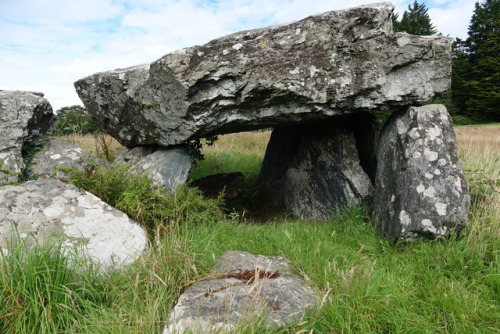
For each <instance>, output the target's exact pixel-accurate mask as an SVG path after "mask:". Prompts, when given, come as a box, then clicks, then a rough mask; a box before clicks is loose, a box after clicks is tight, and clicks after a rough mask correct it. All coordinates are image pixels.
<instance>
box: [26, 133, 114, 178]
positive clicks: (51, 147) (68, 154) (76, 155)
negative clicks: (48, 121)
mask: <svg viewBox="0 0 500 334" xmlns="http://www.w3.org/2000/svg"><path fill="white" fill-rule="evenodd" d="M107 165H108V162H107V161H106V160H104V159H100V158H97V157H93V156H91V155H90V154H87V153H86V152H85V151H83V150H82V149H81V148H80V147H78V146H76V145H74V144H72V143H70V142H68V141H65V140H60V139H52V140H50V141H48V142H46V143H45V144H44V145H43V148H42V150H41V151H39V152H37V153H36V154H35V155H34V157H33V160H32V165H31V167H30V168H31V172H32V173H33V174H34V175H35V176H36V177H39V178H55V179H58V180H61V181H67V179H68V173H67V172H66V171H64V170H60V169H56V168H72V169H76V170H86V169H89V168H90V169H93V168H95V167H97V166H107Z"/></svg>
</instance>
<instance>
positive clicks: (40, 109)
mask: <svg viewBox="0 0 500 334" xmlns="http://www.w3.org/2000/svg"><path fill="white" fill-rule="evenodd" d="M53 124H54V113H53V112H52V106H51V105H50V103H49V102H48V101H47V100H46V99H44V98H43V93H37V92H25V91H6V90H0V169H1V170H0V184H3V183H9V182H17V181H18V180H19V176H20V174H21V173H23V172H24V170H25V167H26V166H25V163H24V160H23V157H22V150H23V147H24V145H25V144H26V143H27V142H30V141H33V140H35V139H36V138H38V137H41V136H44V135H50V134H51V133H52V126H53Z"/></svg>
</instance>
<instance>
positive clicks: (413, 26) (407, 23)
mask: <svg viewBox="0 0 500 334" xmlns="http://www.w3.org/2000/svg"><path fill="white" fill-rule="evenodd" d="M428 10H429V9H428V8H427V7H426V6H425V3H422V4H419V3H418V1H416V0H415V1H414V2H413V5H408V10H407V11H406V10H405V11H404V13H403V17H402V18H401V21H398V18H399V16H398V14H393V16H392V22H393V26H394V31H403V32H407V33H409V34H412V35H434V34H436V33H437V30H436V27H434V26H433V25H432V23H431V18H430V17H429V14H428V13H427V12H428Z"/></svg>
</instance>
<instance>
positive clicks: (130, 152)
mask: <svg viewBox="0 0 500 334" xmlns="http://www.w3.org/2000/svg"><path fill="white" fill-rule="evenodd" d="M156 149H157V148H156V147H154V146H137V147H134V148H125V149H123V150H122V151H121V152H120V154H118V156H117V157H116V159H115V161H113V166H118V165H119V164H122V163H128V164H130V165H135V164H137V163H138V162H139V161H140V160H141V159H142V158H145V157H146V156H147V155H149V154H151V153H153V152H154V151H155V150H156Z"/></svg>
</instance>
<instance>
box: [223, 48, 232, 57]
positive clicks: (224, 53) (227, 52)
mask: <svg viewBox="0 0 500 334" xmlns="http://www.w3.org/2000/svg"><path fill="white" fill-rule="evenodd" d="M229 52H231V51H229V50H227V49H224V50H222V54H223V55H224V56H227V55H228V54H229Z"/></svg>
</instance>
